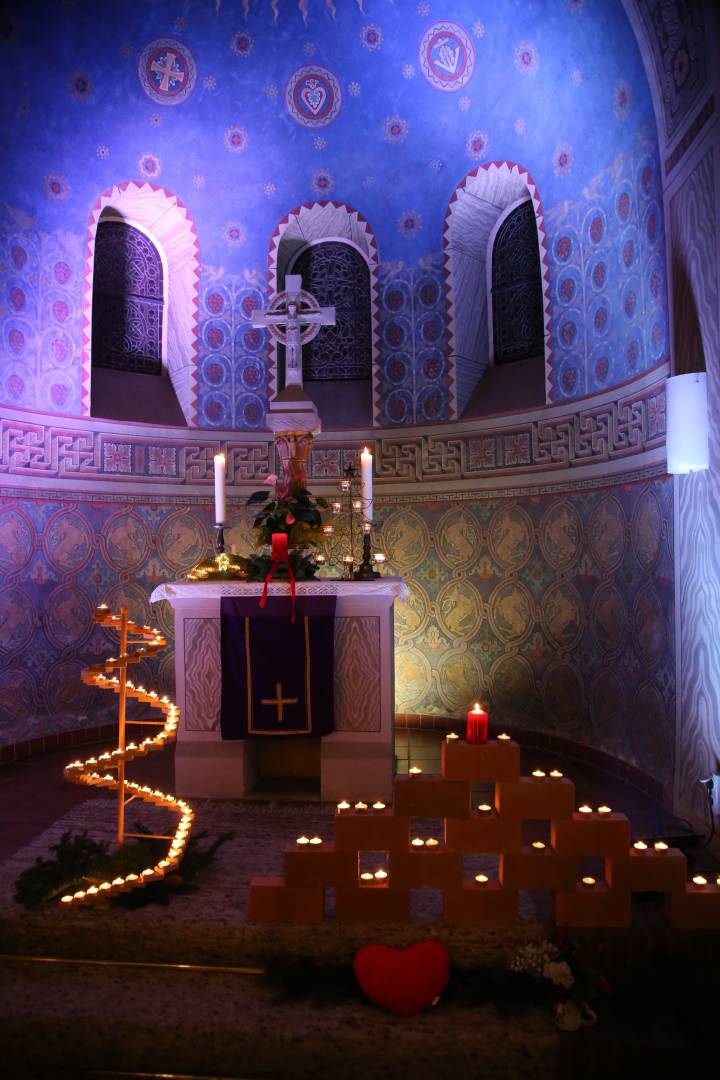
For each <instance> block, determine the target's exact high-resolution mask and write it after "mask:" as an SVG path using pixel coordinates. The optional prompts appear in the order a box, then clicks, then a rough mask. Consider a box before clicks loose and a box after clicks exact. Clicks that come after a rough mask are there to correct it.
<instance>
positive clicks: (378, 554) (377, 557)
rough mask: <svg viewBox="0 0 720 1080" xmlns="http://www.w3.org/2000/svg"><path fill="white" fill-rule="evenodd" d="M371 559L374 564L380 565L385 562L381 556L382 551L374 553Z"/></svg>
mask: <svg viewBox="0 0 720 1080" xmlns="http://www.w3.org/2000/svg"><path fill="white" fill-rule="evenodd" d="M373 558H374V559H375V562H376V563H381V564H382V563H384V562H385V555H384V554H383V552H382V551H376V552H375V554H374V555H373Z"/></svg>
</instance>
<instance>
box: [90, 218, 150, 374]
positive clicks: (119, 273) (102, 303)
mask: <svg viewBox="0 0 720 1080" xmlns="http://www.w3.org/2000/svg"><path fill="white" fill-rule="evenodd" d="M92 311H93V317H92V358H93V364H94V365H96V366H97V367H103V368H113V369H114V370H116V371H139V372H141V373H142V374H146V375H159V374H161V372H162V320H163V267H162V261H161V259H160V253H159V251H158V250H157V248H156V247H155V245H154V244H153V242H152V241H151V240H150V239H148V237H147V236H145V234H144V233H142V232H140V230H139V229H135V228H133V226H132V225H128V224H127V222H125V221H101V222H100V224H99V225H98V228H97V234H96V237H95V263H94V274H93V306H92Z"/></svg>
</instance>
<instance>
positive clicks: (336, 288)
mask: <svg viewBox="0 0 720 1080" xmlns="http://www.w3.org/2000/svg"><path fill="white" fill-rule="evenodd" d="M292 273H293V274H299V275H300V276H301V277H302V283H303V288H304V289H306V290H307V291H308V292H310V293H312V295H313V296H314V297H315V299H316V300H317V301H318V302H319V303H320V305H321V306H322V307H326V306H331V305H334V306H335V325H334V326H328V327H326V328H325V329H324V331H323V333H322V334H321V335H319V336H318V337H316V338H313V340H312V341H310V342H309V343H308V344H307V345H306V346H305V347H304V349H303V381H305V382H318V381H320V380H327V379H332V380H334V379H341V380H344V381H345V380H350V379H368V380H369V379H370V377H371V374H372V328H371V323H370V310H371V304H370V270H369V268H368V264H367V262H366V261H365V259H364V258H363V257H362V255H361V254H360V252H359V251H357V250H356V249H355V248H354V247H352V245H350V244H346V243H343V242H342V241H338V240H326V241H323V242H322V243H319V244H312V245H311V246H310V247H307V248H305V250H304V251H301V252H300V254H299V255H298V257H297V258H296V259H295V260H294V262H293V265H292Z"/></svg>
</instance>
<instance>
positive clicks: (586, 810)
mask: <svg viewBox="0 0 720 1080" xmlns="http://www.w3.org/2000/svg"><path fill="white" fill-rule="evenodd" d="M578 813H579V814H592V806H588V804H587V803H583V804H582V806H578Z"/></svg>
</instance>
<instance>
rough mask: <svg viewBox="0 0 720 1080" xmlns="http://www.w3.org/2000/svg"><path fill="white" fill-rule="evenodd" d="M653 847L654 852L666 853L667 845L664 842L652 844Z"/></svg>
mask: <svg viewBox="0 0 720 1080" xmlns="http://www.w3.org/2000/svg"><path fill="white" fill-rule="evenodd" d="M653 847H654V848H655V850H656V851H667V850H668V846H667V844H666V843H665V841H664V840H658V842H657V843H656V844H653Z"/></svg>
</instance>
